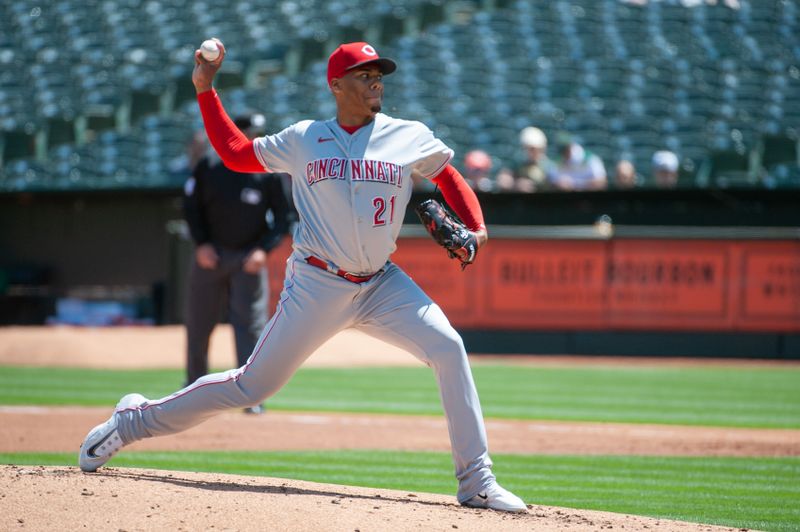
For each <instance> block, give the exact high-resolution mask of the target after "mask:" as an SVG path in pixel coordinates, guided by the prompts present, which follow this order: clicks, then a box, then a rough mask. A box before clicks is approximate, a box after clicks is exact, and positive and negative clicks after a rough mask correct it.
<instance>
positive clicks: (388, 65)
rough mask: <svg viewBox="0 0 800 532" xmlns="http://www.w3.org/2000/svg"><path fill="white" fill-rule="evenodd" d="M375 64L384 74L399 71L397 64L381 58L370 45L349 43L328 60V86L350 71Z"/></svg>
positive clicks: (343, 45)
mask: <svg viewBox="0 0 800 532" xmlns="http://www.w3.org/2000/svg"><path fill="white" fill-rule="evenodd" d="M371 63H374V64H375V65H377V67H378V68H379V69H380V70H381V72H382V73H383V74H391V73H392V72H394V71H395V70H397V63H395V62H394V61H392V60H391V59H389V58H388V57H380V56H379V55H378V52H376V51H375V48H373V47H372V46H371V45H370V44H368V43H365V42H349V43H346V44H342V45H341V46H339V47H338V48H337V49H336V50H334V51H333V53H332V54H331V56H330V57H329V58H328V84H330V82H331V80H332V79H333V78H341V77H342V76H344V75H345V74H346V73H347V72H348V71H349V70H352V69H354V68H356V67H359V66H362V65H366V64H371Z"/></svg>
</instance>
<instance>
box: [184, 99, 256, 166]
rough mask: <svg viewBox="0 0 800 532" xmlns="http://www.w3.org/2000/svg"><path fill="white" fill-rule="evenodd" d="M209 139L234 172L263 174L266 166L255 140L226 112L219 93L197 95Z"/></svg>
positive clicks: (223, 160)
mask: <svg viewBox="0 0 800 532" xmlns="http://www.w3.org/2000/svg"><path fill="white" fill-rule="evenodd" d="M197 103H198V104H199V105H200V114H202V115H203V123H204V124H205V126H206V134H207V135H208V140H209V141H210V142H211V145H212V146H214V149H215V150H216V151H217V154H218V155H219V156H220V158H221V159H222V162H223V163H224V164H225V166H227V167H228V168H230V169H231V170H233V171H234V172H247V173H261V172H264V167H263V166H262V165H261V163H260V162H258V159H257V158H256V153H255V149H254V147H253V141H252V140H250V139H248V138H247V137H246V136H245V135H244V133H242V132H241V131H240V130H239V128H238V127H236V125H235V124H234V123H233V121H232V120H231V119H230V117H229V116H228V113H226V112H225V109H224V108H223V107H222V102H221V101H220V99H219V97H218V96H217V91H215V90H214V89H211V90H209V91H205V92H201V93H200V94H198V95H197Z"/></svg>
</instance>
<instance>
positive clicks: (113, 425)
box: [78, 393, 147, 473]
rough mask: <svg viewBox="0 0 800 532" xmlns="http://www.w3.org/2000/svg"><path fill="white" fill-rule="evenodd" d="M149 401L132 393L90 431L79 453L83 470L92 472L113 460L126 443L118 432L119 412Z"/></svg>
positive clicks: (79, 462) (121, 400)
mask: <svg viewBox="0 0 800 532" xmlns="http://www.w3.org/2000/svg"><path fill="white" fill-rule="evenodd" d="M144 402H147V398H146V397H145V396H143V395H141V394H138V393H131V394H128V395H126V396H125V397H123V398H122V399H120V400H119V402H118V403H117V407H116V408H115V409H114V413H113V414H111V417H110V418H108V421H105V422H103V423H100V424H99V425H97V426H96V427H95V428H93V429H92V430H90V431H89V434H87V435H86V438H85V439H84V440H83V443H82V444H81V451H80V453H79V454H78V465H80V467H81V469H82V470H83V471H86V472H87V473H91V472H94V471H97V468H99V467H100V466H102V465H103V464H105V463H106V462H108V461H109V460H111V457H112V456H114V455H115V454H117V452H119V450H120V449H122V447H123V446H124V445H125V444H124V443H122V438H120V437H119V432H117V412H118V411H120V410H124V409H126V408H130V407H132V406H135V405H140V404H142V403H144Z"/></svg>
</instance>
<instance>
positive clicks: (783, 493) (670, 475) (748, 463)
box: [0, 451, 800, 531]
mask: <svg viewBox="0 0 800 532" xmlns="http://www.w3.org/2000/svg"><path fill="white" fill-rule="evenodd" d="M494 458H495V462H496V465H495V468H494V469H495V472H496V473H497V475H498V478H499V479H500V480H501V482H502V483H503V484H504V486H506V487H507V488H509V489H511V490H512V491H514V492H516V493H517V494H518V495H520V496H521V497H522V498H523V499H525V500H526V501H528V502H529V503H535V504H542V505H552V506H564V507H568V508H583V509H593V510H602V511H610V512H619V513H626V514H637V515H648V516H653V517H660V518H667V519H681V520H685V521H693V522H700V523H709V524H718V525H726V526H731V527H742V528H755V529H759V530H775V531H790V530H797V529H798V528H799V527H800V505H798V502H800V458H695V457H692V458H689V457H620V456H520V455H496V456H494ZM0 461H1V462H4V463H14V464H45V465H74V464H75V455H74V454H0ZM109 466H112V467H113V466H116V467H137V468H155V469H169V470H183V471H209V472H219V473H231V474H239V475H264V476H270V477H280V478H293V479H302V480H310V481H315V482H325V483H332V484H346V485H356V486H367V487H375V488H389V489H399V490H407V491H422V492H429V493H442V494H446V495H453V494H454V493H455V481H454V479H453V476H452V471H453V466H452V462H451V460H450V455H449V454H447V453H410V452H401V451H391V452H389V451H330V452H328V451H326V452H202V453H201V452H191V453H188V452H158V453H156V452H150V453H134V452H128V453H122V454H121V455H119V456H117V457H115V458H114V459H113V460H112V461H111V462H110V463H109Z"/></svg>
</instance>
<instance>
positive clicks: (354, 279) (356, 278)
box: [306, 256, 380, 284]
mask: <svg viewBox="0 0 800 532" xmlns="http://www.w3.org/2000/svg"><path fill="white" fill-rule="evenodd" d="M306 262H307V263H309V264H310V265H312V266H316V267H317V268H320V269H322V270H325V271H329V272H331V273H333V274H336V275H338V276H339V277H342V278H343V279H347V280H348V281H350V282H351V283H357V284H359V283H366V282H367V281H369V280H370V279H372V278H373V277H375V276H376V275H378V273H379V272H380V270H378V271H377V272H375V273H372V274H370V275H354V274H352V273H350V272H346V271H344V270H338V269H336V267H335V266H333V265H332V264H329V263H327V262H325V261H324V260H322V259H318V258H317V257H314V256H311V257H306Z"/></svg>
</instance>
